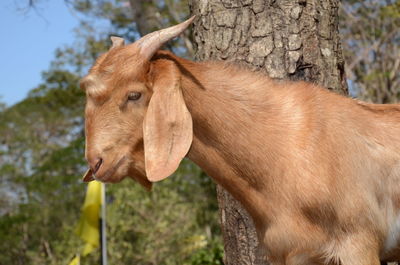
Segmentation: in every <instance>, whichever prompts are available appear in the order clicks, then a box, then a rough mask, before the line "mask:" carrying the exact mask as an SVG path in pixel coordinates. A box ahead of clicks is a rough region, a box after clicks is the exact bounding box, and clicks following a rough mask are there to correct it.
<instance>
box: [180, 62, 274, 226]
mask: <svg viewBox="0 0 400 265" xmlns="http://www.w3.org/2000/svg"><path fill="white" fill-rule="evenodd" d="M222 66H223V65H222V64H220V65H219V64H218V63H216V64H207V65H205V64H201V63H198V64H195V63H191V64H190V65H188V66H187V67H188V68H190V67H192V68H193V67H194V69H187V70H188V73H193V75H192V74H188V73H187V74H184V77H183V80H182V86H183V87H182V90H183V94H184V97H185V102H186V105H187V107H188V109H189V111H190V113H191V115H192V119H193V133H194V136H193V143H192V147H191V149H190V151H189V153H188V157H189V158H190V159H191V160H192V161H194V162H195V163H196V164H198V165H199V166H200V167H201V168H203V169H204V170H205V171H206V173H207V174H208V175H210V176H211V177H212V178H213V179H214V180H215V181H216V182H217V183H219V184H220V185H221V186H223V187H224V188H225V189H226V190H228V191H229V192H230V193H231V194H232V195H233V196H234V197H236V199H238V200H239V201H240V202H241V203H242V204H243V206H244V207H245V208H246V209H247V210H248V211H249V212H250V214H251V215H252V216H253V219H254V220H255V221H256V222H257V220H263V222H264V221H267V220H268V217H267V216H264V214H265V213H266V212H268V211H269V207H268V205H267V203H266V200H265V199H266V198H265V195H266V192H268V183H267V182H268V174H269V173H268V172H269V168H272V164H273V163H274V160H276V158H277V152H278V151H279V150H273V149H274V144H272V145H271V146H263V144H264V143H266V142H271V141H272V142H274V141H276V140H274V139H270V141H268V140H266V139H265V138H267V137H270V138H271V137H273V136H271V135H273V134H274V133H276V131H275V132H273V131H271V133H272V134H271V135H268V130H269V128H268V126H265V124H268V123H269V122H271V123H272V124H271V123H270V125H271V128H272V126H273V124H274V121H272V120H271V121H268V118H266V115H263V114H262V113H263V112H266V111H272V112H273V109H276V108H274V107H273V104H272V103H269V102H268V100H267V98H266V97H265V95H267V94H266V93H267V92H266V91H265V89H266V86H265V85H264V86H263V87H260V88H258V87H257V86H258V85H257V84H255V83H254V82H257V81H256V80H257V78H258V77H261V76H254V74H253V76H246V73H247V75H251V73H250V72H247V71H246V72H245V74H242V76H238V75H237V74H238V69H232V71H234V72H235V73H230V71H229V69H226V70H224V71H222V72H221V67H222ZM243 79H246V80H243ZM253 81H254V82H253ZM262 82H264V84H265V83H266V84H267V85H268V82H271V84H272V81H271V80H269V79H267V78H265V80H262ZM258 89H259V90H260V91H258ZM262 89H264V91H261V90H262ZM249 90H250V92H249ZM268 96H269V97H270V95H268ZM269 104H271V105H270V107H268V105H269ZM272 115H274V113H272ZM275 115H278V113H275ZM257 152H258V153H257ZM266 157H267V158H269V159H266ZM256 225H258V226H263V225H265V224H262V223H260V224H256Z"/></svg>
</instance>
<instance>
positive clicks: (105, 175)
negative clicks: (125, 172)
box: [82, 156, 126, 183]
mask: <svg viewBox="0 0 400 265" xmlns="http://www.w3.org/2000/svg"><path fill="white" fill-rule="evenodd" d="M125 160H126V156H123V157H122V158H121V159H120V160H118V162H117V163H115V164H114V165H113V166H111V167H108V168H107V166H106V165H103V166H102V167H101V168H100V169H99V170H98V171H97V172H96V174H93V172H92V170H91V169H88V170H87V171H86V173H85V174H84V176H83V178H82V180H83V181H84V182H90V181H92V180H98V181H101V182H111V183H115V182H119V181H121V180H122V177H116V175H117V173H120V172H118V171H120V170H121V166H122V164H123V163H124V162H125ZM118 175H121V174H118Z"/></svg>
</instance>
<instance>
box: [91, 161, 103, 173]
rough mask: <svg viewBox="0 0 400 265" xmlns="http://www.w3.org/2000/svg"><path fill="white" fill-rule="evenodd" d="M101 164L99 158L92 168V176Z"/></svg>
mask: <svg viewBox="0 0 400 265" xmlns="http://www.w3.org/2000/svg"><path fill="white" fill-rule="evenodd" d="M102 163H103V159H102V158H99V160H98V161H97V164H96V165H95V166H94V168H93V174H96V172H97V170H99V168H100V166H101V164H102Z"/></svg>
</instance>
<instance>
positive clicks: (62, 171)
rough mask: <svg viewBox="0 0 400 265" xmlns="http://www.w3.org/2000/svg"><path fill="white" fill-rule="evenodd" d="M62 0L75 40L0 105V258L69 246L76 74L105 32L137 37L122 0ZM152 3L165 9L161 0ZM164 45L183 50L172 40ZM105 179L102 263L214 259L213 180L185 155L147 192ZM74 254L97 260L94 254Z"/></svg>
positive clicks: (78, 194) (31, 256)
mask: <svg viewBox="0 0 400 265" xmlns="http://www.w3.org/2000/svg"><path fill="white" fill-rule="evenodd" d="M29 2H30V3H31V4H37V5H45V2H42V1H40V0H39V1H29ZM170 2H173V1H170ZM174 2H175V3H178V2H179V1H174ZM154 3H155V2H154ZM154 3H153V2H152V3H150V2H149V3H145V4H152V5H154ZM66 4H67V5H69V7H70V8H72V10H74V12H77V13H78V15H79V16H80V17H82V21H81V24H80V26H79V28H77V29H76V36H77V38H76V40H75V42H74V43H73V44H71V45H70V46H66V47H62V48H60V49H58V50H57V51H56V54H55V55H56V58H55V59H54V61H53V62H52V64H51V67H50V69H49V70H48V71H46V72H44V74H43V82H42V83H41V84H40V85H38V86H37V87H36V88H34V89H33V90H32V91H31V92H30V93H29V95H28V96H27V98H26V99H24V100H23V101H21V102H19V103H17V104H15V105H13V106H10V107H6V106H4V105H3V104H1V105H0V135H1V141H0V152H1V156H0V183H1V185H0V187H1V188H0V195H1V196H0V197H1V199H0V238H1V239H2V240H0V249H1V250H2V251H0V264H11V265H12V264H67V263H68V261H69V260H70V259H71V258H72V257H73V256H74V255H75V253H77V252H78V251H79V247H80V246H82V242H80V240H79V239H78V237H77V236H76V235H75V232H74V230H75V227H76V224H77V221H78V219H79V215H80V207H81V206H82V203H83V197H84V194H85V187H86V185H85V184H84V183H82V182H81V181H80V178H81V175H82V174H83V172H84V171H85V169H86V163H85V161H84V133H83V122H84V121H83V110H84V100H85V99H84V93H83V92H82V91H81V90H80V88H79V85H78V84H79V79H80V78H81V77H82V76H83V75H84V74H85V73H86V72H87V70H88V68H89V67H90V65H91V64H92V63H93V62H94V59H95V58H97V57H98V55H99V54H101V53H102V52H104V51H106V50H107V48H108V46H109V44H110V42H109V36H110V35H119V36H123V37H124V38H126V39H127V40H128V41H133V40H135V39H137V38H138V37H139V34H138V29H137V25H136V23H132V20H133V19H132V16H133V15H132V14H133V12H132V11H131V9H130V8H129V5H128V2H127V1H118V0H115V1H101V0H90V1H89V0H73V1H72V0H71V1H66ZM154 6H155V7H156V8H157V10H159V11H158V12H160V14H166V12H169V11H168V9H167V8H166V7H167V6H166V2H165V3H163V4H161V2H160V3H157V5H154ZM174 12H177V13H178V14H179V19H180V18H181V17H184V16H186V14H184V13H183V12H184V10H182V9H179V8H176V9H174ZM166 17H167V16H166ZM170 17H172V16H170ZM160 23H161V24H160V26H164V25H165V24H168V25H169V24H170V23H171V21H170V20H163V21H160ZM99 25H100V26H99ZM169 48H172V49H175V51H177V52H180V53H181V54H185V53H186V51H187V48H186V47H184V46H183V45H182V43H180V42H176V43H174V44H173V45H172V46H171V47H169ZM107 187H108V192H107V195H108V235H109V238H108V247H109V250H108V251H109V260H110V264H131V263H134V264H171V265H172V264H188V265H189V264H222V247H221V239H220V232H219V228H218V220H217V203H216V195H215V187H214V185H213V183H212V182H211V180H210V178H208V177H207V176H205V175H204V173H202V172H201V171H200V170H199V169H198V168H197V167H196V166H195V165H193V164H192V163H190V162H189V161H184V163H183V164H182V166H181V167H180V169H179V170H178V171H177V173H176V174H175V175H174V176H172V177H170V178H169V179H167V180H166V181H163V182H162V183H159V184H156V185H154V189H153V191H152V192H151V193H149V192H147V191H145V190H144V189H143V188H142V187H140V186H139V185H138V184H136V183H134V182H133V181H130V180H126V181H123V182H122V183H120V184H117V185H108V186H107ZM82 264H98V254H97V253H95V254H93V255H90V256H88V257H86V258H84V259H83V260H82Z"/></svg>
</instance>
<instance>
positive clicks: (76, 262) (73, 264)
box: [68, 255, 81, 265]
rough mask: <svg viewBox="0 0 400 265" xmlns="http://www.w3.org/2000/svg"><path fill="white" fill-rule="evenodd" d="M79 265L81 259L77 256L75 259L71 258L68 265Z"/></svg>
mask: <svg viewBox="0 0 400 265" xmlns="http://www.w3.org/2000/svg"><path fill="white" fill-rule="evenodd" d="M80 264H81V258H80V256H79V255H77V256H75V258H73V259H72V260H71V262H70V263H69V264H68V265H80Z"/></svg>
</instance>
